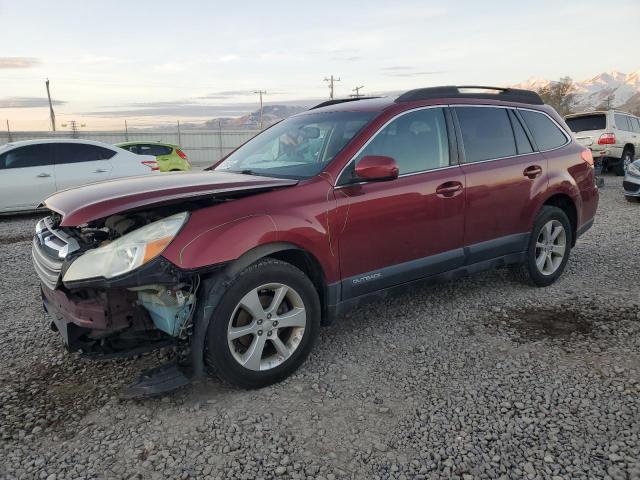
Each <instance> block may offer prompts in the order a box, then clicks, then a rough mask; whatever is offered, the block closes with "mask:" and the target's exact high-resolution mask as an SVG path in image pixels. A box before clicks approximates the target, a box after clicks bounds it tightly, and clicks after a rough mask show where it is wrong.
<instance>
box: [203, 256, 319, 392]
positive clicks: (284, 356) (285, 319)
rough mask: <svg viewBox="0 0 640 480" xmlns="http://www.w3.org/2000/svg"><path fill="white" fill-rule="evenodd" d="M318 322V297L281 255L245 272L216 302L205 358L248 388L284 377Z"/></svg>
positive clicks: (313, 335)
mask: <svg viewBox="0 0 640 480" xmlns="http://www.w3.org/2000/svg"><path fill="white" fill-rule="evenodd" d="M319 326H320V300H319V298H318V293H317V291H316V289H315V287H314V285H313V283H312V282H311V280H309V278H308V277H307V276H306V275H305V274H304V273H303V272H302V271H300V270H299V269H298V268H296V267H295V266H293V265H291V264H289V263H286V262H282V261H280V260H276V259H272V258H267V259H263V260H260V261H258V262H256V263H254V264H253V265H250V266H249V267H247V268H246V269H245V270H244V271H242V272H241V273H240V274H239V275H238V276H237V277H236V279H235V280H234V281H233V282H232V284H231V285H230V286H229V288H228V290H227V292H226V293H225V294H224V296H223V297H222V299H221V300H220V302H219V304H218V305H217V306H216V307H215V309H214V311H213V313H212V315H211V317H210V322H209V328H208V331H207V339H206V349H205V362H206V364H207V366H208V367H209V369H210V370H211V371H212V372H214V373H216V374H217V375H218V376H220V377H221V378H223V379H224V380H226V381H228V382H229V383H232V384H234V385H238V386H240V387H244V388H259V387H264V386H266V385H270V384H272V383H274V382H277V381H280V380H282V379H283V378H285V377H287V376H288V375H290V374H291V373H292V372H293V371H295V370H296V369H297V368H298V367H299V366H300V365H301V364H302V362H303V361H304V360H305V358H306V357H307V355H308V354H309V352H310V351H311V347H312V345H313V342H314V340H315V338H316V336H317V335H318V330H319Z"/></svg>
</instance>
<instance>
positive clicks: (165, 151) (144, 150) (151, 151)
mask: <svg viewBox="0 0 640 480" xmlns="http://www.w3.org/2000/svg"><path fill="white" fill-rule="evenodd" d="M172 150H173V149H172V148H171V147H166V146H164V145H153V144H151V145H138V149H137V150H136V152H135V153H137V154H138V155H153V156H154V157H157V156H160V155H169V154H170V153H171V151H172Z"/></svg>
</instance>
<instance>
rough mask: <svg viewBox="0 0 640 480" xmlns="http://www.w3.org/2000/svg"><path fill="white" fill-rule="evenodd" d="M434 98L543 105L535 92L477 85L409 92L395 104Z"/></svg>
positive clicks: (431, 88) (421, 89) (397, 99)
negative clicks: (475, 99)
mask: <svg viewBox="0 0 640 480" xmlns="http://www.w3.org/2000/svg"><path fill="white" fill-rule="evenodd" d="M463 90H488V92H486V93H485V92H465V91H463ZM436 98H477V99H483V100H487V99H488V100H503V101H505V102H517V103H529V104H532V105H544V101H543V100H542V98H540V95H538V94H537V93H536V92H533V91H531V90H523V89H520V88H503V87H485V86H477V85H460V86H455V85H449V86H446V87H430V88H418V89H416V90H409V91H408V92H405V93H403V94H402V95H400V96H399V97H398V98H396V102H411V101H415V100H432V99H436Z"/></svg>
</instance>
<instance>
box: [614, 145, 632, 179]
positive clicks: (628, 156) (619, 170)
mask: <svg viewBox="0 0 640 480" xmlns="http://www.w3.org/2000/svg"><path fill="white" fill-rule="evenodd" d="M632 162H633V153H631V151H630V150H629V149H625V151H624V152H622V158H620V161H619V162H618V163H616V165H615V167H613V171H614V172H615V174H616V175H617V176H618V177H623V176H624V174H625V173H627V172H626V169H625V168H624V166H625V164H627V165H628V164H630V163H632Z"/></svg>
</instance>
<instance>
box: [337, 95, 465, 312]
mask: <svg viewBox="0 0 640 480" xmlns="http://www.w3.org/2000/svg"><path fill="white" fill-rule="evenodd" d="M447 123H448V122H447V120H446V117H445V110H444V108H423V109H419V110H413V111H410V112H405V113H403V114H400V115H399V116H398V117H396V118H395V119H394V120H392V121H391V122H390V123H388V124H387V125H386V126H385V127H384V128H383V129H382V130H380V131H379V132H378V133H377V134H376V135H375V136H374V137H373V138H372V140H370V141H369V143H368V144H367V145H366V146H365V147H364V148H363V150H362V151H361V152H360V153H359V154H358V155H357V156H356V158H355V159H354V160H353V161H352V162H351V163H350V164H349V165H348V166H347V168H346V169H345V171H344V172H343V174H342V175H341V176H340V179H339V181H338V186H337V187H336V190H335V198H336V201H337V204H338V208H340V209H342V212H343V215H344V223H343V225H341V226H340V227H339V228H338V231H337V232H334V235H336V236H337V238H338V243H339V250H340V266H341V271H342V278H343V282H342V297H343V299H348V298H352V297H356V296H359V295H362V294H366V293H369V292H373V291H376V290H379V289H383V288H386V287H390V286H393V285H398V284H402V283H405V282H409V281H412V280H416V279H418V278H422V277H426V276H429V275H433V274H436V273H440V272H443V271H446V270H450V269H453V268H456V267H458V266H460V265H462V263H463V262H464V256H463V236H464V183H465V181H464V174H463V172H462V170H461V168H460V167H459V166H458V165H455V164H454V165H452V163H453V162H452V161H451V155H450V151H451V148H450V145H449V138H448V134H447V132H448V128H447ZM449 125H451V124H450V123H449ZM365 155H385V156H389V157H392V158H394V159H395V160H396V162H397V163H398V166H399V169H400V176H399V177H398V178H397V179H395V180H390V181H385V182H360V181H358V179H357V178H354V173H353V169H354V166H355V164H356V163H357V162H358V160H359V159H360V158H362V157H364V156H365Z"/></svg>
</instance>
